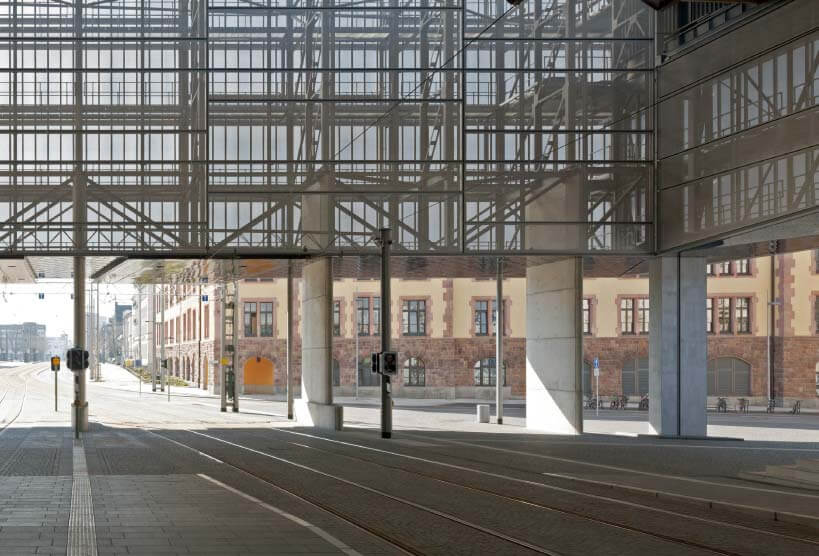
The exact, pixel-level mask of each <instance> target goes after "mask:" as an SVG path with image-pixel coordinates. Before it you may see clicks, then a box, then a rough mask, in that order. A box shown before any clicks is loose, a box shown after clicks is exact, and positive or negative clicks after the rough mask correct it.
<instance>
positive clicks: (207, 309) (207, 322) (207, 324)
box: [202, 305, 210, 338]
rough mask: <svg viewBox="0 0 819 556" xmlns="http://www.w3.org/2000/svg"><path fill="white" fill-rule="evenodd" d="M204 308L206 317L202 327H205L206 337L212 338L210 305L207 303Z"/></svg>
mask: <svg viewBox="0 0 819 556" xmlns="http://www.w3.org/2000/svg"><path fill="white" fill-rule="evenodd" d="M202 310H203V311H204V312H205V318H204V320H203V321H202V327H203V328H204V329H205V330H204V334H203V335H204V337H205V338H210V305H205V307H204V309H202Z"/></svg>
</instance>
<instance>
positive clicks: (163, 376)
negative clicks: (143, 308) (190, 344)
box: [159, 279, 168, 392]
mask: <svg viewBox="0 0 819 556" xmlns="http://www.w3.org/2000/svg"><path fill="white" fill-rule="evenodd" d="M159 320H160V321H162V324H161V329H160V335H159V336H160V337H159V391H160V392H164V391H165V383H166V382H167V372H168V369H167V368H166V367H165V366H164V365H163V363H164V362H165V336H166V335H167V334H166V331H165V324H166V323H165V280H164V279H163V280H162V283H161V284H160V287H159Z"/></svg>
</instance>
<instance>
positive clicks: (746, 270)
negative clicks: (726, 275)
mask: <svg viewBox="0 0 819 556" xmlns="http://www.w3.org/2000/svg"><path fill="white" fill-rule="evenodd" d="M734 269H735V271H736V273H737V274H738V275H743V276H748V275H750V274H751V260H750V259H739V260H736V261H734Z"/></svg>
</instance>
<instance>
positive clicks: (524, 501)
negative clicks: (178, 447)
mask: <svg viewBox="0 0 819 556" xmlns="http://www.w3.org/2000/svg"><path fill="white" fill-rule="evenodd" d="M291 444H294V445H296V446H301V447H304V448H307V449H310V450H315V451H318V452H323V453H326V454H331V455H334V456H338V457H344V458H349V459H353V460H357V461H360V462H362V463H366V464H369V465H376V466H378V467H382V468H385V469H391V470H395V471H400V472H403V473H410V474H413V475H417V476H419V477H423V478H426V479H430V480H433V481H437V482H440V483H444V484H448V485H452V486H455V487H459V488H463V489H465V490H471V491H475V492H480V493H483V494H487V495H490V496H493V497H497V498H501V499H505V500H509V501H512V502H517V503H520V504H525V505H527V506H534V507H538V508H541V509H544V510H550V511H555V512H559V513H563V514H566V515H571V516H574V517H580V518H583V519H591V520H593V521H597V522H600V523H605V524H607V525H611V526H613V527H617V528H620V529H625V530H628V531H632V532H638V533H642V534H648V535H651V536H656V537H658V538H662V539H664V540H670V541H674V542H680V543H683V544H686V545H690V546H694V547H697V548H703V549H706V550H712V548H711V547H708V546H706V545H702V544H699V543H696V542H691V541H690V540H688V539H684V538H679V537H674V536H671V535H663V534H659V533H657V532H654V531H647V530H645V529H641V528H638V527H633V526H630V525H627V524H624V523H621V522H617V521H614V520H607V519H602V518H600V517H596V516H589V515H588V514H584V513H582V512H576V511H573V510H568V509H566V508H560V507H558V506H553V505H549V504H544V503H542V502H538V501H535V500H530V499H527V498H522V497H518V496H510V495H509V494H504V493H500V492H497V491H495V490H492V489H487V488H483V487H479V486H475V485H467V484H464V483H462V482H458V481H452V480H449V479H444V478H441V477H439V476H436V475H432V474H429V473H422V472H420V471H416V470H411V469H407V468H406V467H401V466H397V465H388V464H385V463H380V462H376V461H373V460H371V459H367V458H362V457H358V456H354V455H351V454H345V453H341V452H336V451H333V450H325V449H323V448H317V447H315V446H308V445H306V444H298V443H295V442H293V443H291ZM427 461H434V460H427ZM506 478H507V479H508V480H513V479H514V477H506ZM576 492H577V494H583V495H590V494H588V493H581V492H580V491H576ZM590 496H596V495H590ZM598 497H599V498H600V499H601V500H605V501H607V502H609V501H611V502H615V501H617V500H616V499H612V498H609V497H604V496H598ZM620 502H622V501H620ZM629 504H630V505H634V506H639V507H640V509H643V510H646V511H654V512H661V513H663V514H665V515H671V516H673V517H676V518H682V519H690V520H696V521H700V522H705V523H706V524H708V525H712V526H713V525H717V526H722V527H728V528H733V529H739V530H742V531H746V532H749V533H751V532H752V533H758V534H763V535H770V536H774V537H777V538H780V539H786V540H789V541H794V542H801V543H806V544H811V545H815V546H817V547H819V541H815V540H812V539H805V538H802V537H795V536H792V535H786V534H782V533H777V532H773V531H767V530H764V529H758V528H751V527H747V526H744V525H739V524H735V523H728V522H725V521H721V520H716V519H710V518H703V517H699V516H693V515H690V514H685V513H680V512H673V511H670V510H667V509H663V508H655V507H652V506H647V505H645V504H636V503H634V502H629Z"/></svg>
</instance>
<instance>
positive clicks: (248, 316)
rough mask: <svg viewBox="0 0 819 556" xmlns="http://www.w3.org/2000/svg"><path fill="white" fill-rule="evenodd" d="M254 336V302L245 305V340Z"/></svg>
mask: <svg viewBox="0 0 819 556" xmlns="http://www.w3.org/2000/svg"><path fill="white" fill-rule="evenodd" d="M255 336H256V302H255V301H248V302H246V303H245V338H253V337H255Z"/></svg>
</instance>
